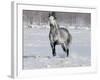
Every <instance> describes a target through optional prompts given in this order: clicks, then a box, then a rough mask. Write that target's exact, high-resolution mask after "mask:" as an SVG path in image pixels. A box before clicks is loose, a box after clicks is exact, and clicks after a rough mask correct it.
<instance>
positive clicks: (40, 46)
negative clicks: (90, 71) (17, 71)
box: [23, 28, 91, 69]
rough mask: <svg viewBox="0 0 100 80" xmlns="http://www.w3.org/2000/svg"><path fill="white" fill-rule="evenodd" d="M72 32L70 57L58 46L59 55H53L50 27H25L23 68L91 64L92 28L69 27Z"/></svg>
mask: <svg viewBox="0 0 100 80" xmlns="http://www.w3.org/2000/svg"><path fill="white" fill-rule="evenodd" d="M69 31H70V33H71V34H72V43H71V46H70V53H69V57H68V58H67V57H66V53H65V52H64V51H63V50H62V48H61V46H60V45H59V46H56V53H57V56H56V57H53V56H52V50H51V47H50V43H49V37H48V35H49V29H45V28H44V29H43V28H41V29H37V28H24V51H23V68H24V69H40V68H60V67H79V66H82V67H84V66H90V65H91V38H90V30H86V29H69Z"/></svg>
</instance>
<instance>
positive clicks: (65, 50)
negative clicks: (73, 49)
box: [62, 45, 69, 57]
mask: <svg viewBox="0 0 100 80" xmlns="http://www.w3.org/2000/svg"><path fill="white" fill-rule="evenodd" d="M62 48H63V50H64V52H66V53H67V57H68V56H69V48H67V46H66V45H62Z"/></svg>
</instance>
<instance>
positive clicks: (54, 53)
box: [50, 43, 56, 56]
mask: <svg viewBox="0 0 100 80" xmlns="http://www.w3.org/2000/svg"><path fill="white" fill-rule="evenodd" d="M50 45H51V48H52V55H53V56H56V51H55V44H54V43H51V44H50Z"/></svg>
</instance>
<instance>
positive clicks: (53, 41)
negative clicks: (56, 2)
mask: <svg viewBox="0 0 100 80" xmlns="http://www.w3.org/2000/svg"><path fill="white" fill-rule="evenodd" d="M49 25H50V32H49V40H50V45H51V48H52V55H53V56H56V51H55V46H56V45H61V46H62V49H63V50H64V52H65V53H67V55H66V56H67V57H68V56H69V45H70V43H71V40H72V36H71V34H70V33H69V31H68V30H67V29H66V28H60V27H59V25H58V24H57V21H56V15H55V12H50V13H49Z"/></svg>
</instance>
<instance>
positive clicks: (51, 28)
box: [50, 21, 59, 34]
mask: <svg viewBox="0 0 100 80" xmlns="http://www.w3.org/2000/svg"><path fill="white" fill-rule="evenodd" d="M51 24H52V23H51ZM52 26H53V27H50V31H54V32H55V33H56V34H59V26H58V24H57V23H56V21H55V22H54V24H52Z"/></svg>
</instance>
